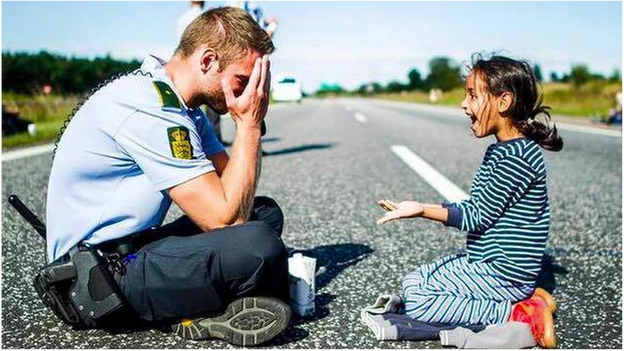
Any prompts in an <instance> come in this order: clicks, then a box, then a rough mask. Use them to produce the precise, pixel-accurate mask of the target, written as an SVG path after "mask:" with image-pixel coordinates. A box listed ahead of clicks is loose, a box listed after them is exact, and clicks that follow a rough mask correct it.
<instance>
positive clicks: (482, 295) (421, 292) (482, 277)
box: [403, 255, 534, 325]
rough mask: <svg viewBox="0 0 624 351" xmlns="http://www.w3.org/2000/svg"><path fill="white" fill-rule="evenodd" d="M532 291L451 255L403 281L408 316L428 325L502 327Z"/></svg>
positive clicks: (482, 265) (488, 267)
mask: <svg viewBox="0 0 624 351" xmlns="http://www.w3.org/2000/svg"><path fill="white" fill-rule="evenodd" d="M533 288H534V286H533V285H532V284H522V283H517V282H512V281H509V280H507V279H506V278H504V277H502V276H501V275H500V274H498V273H497V272H496V271H494V270H493V269H492V266H491V265H489V264H488V263H482V262H474V263H470V262H468V259H467V257H466V256H465V255H452V256H448V257H444V258H442V259H440V260H438V261H436V262H434V263H430V264H426V265H422V266H420V267H419V268H418V269H416V270H415V271H413V272H411V273H409V274H408V275H407V276H406V277H405V278H404V279H403V300H404V301H405V314H407V315H408V316H410V317H412V318H414V319H416V320H419V321H423V322H428V323H446V324H485V325H488V324H498V323H503V322H506V321H507V319H508V318H509V314H510V313H511V305H512V303H514V302H517V301H520V300H524V299H526V298H527V297H529V296H530V295H531V293H532V292H533Z"/></svg>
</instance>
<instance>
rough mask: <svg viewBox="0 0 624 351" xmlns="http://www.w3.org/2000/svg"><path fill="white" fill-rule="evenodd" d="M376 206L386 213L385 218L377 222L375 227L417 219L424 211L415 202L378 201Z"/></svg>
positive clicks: (422, 207)
mask: <svg viewBox="0 0 624 351" xmlns="http://www.w3.org/2000/svg"><path fill="white" fill-rule="evenodd" d="M377 204H378V205H379V206H380V207H381V208H383V209H384V210H386V211H388V212H386V214H385V216H383V217H382V218H380V219H379V220H377V225H380V224H384V223H386V222H389V221H393V220H395V219H403V218H414V217H419V216H420V215H421V214H422V213H423V212H424V211H425V208H424V206H423V205H422V204H421V203H419V202H415V201H403V202H400V203H396V202H392V201H390V200H379V201H377Z"/></svg>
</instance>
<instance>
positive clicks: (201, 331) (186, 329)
mask: <svg viewBox="0 0 624 351" xmlns="http://www.w3.org/2000/svg"><path fill="white" fill-rule="evenodd" d="M291 315H292V313H291V311H290V307H289V306H288V305H287V304H285V303H284V302H282V301H280V300H277V299H274V298H270V297H245V298H241V299H238V300H235V301H234V302H232V303H231V304H229V305H228V307H227V308H226V309H225V312H223V314H221V315H218V316H213V317H207V318H197V319H187V320H183V321H182V322H180V323H178V324H176V325H174V327H173V329H174V330H175V333H176V334H177V335H178V336H180V337H182V338H185V339H190V340H202V339H208V338H214V339H221V340H225V341H227V342H229V343H230V344H234V345H240V346H254V345H259V344H262V343H264V342H267V341H269V340H271V339H273V338H274V337H275V336H277V335H278V334H280V333H281V332H282V331H284V330H285V329H286V328H287V327H288V323H289V322H290V317H291Z"/></svg>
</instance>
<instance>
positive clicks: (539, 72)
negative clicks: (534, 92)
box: [533, 65, 543, 82]
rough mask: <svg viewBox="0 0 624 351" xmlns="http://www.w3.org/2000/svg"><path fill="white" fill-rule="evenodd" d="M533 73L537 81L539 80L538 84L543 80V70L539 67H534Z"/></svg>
mask: <svg viewBox="0 0 624 351" xmlns="http://www.w3.org/2000/svg"><path fill="white" fill-rule="evenodd" d="M533 73H534V74H535V79H537V81H538V82H541V81H542V80H543V77H542V69H541V68H540V66H539V65H535V66H533Z"/></svg>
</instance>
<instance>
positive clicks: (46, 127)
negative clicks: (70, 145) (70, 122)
mask: <svg viewBox="0 0 624 351" xmlns="http://www.w3.org/2000/svg"><path fill="white" fill-rule="evenodd" d="M35 124H36V125H37V133H36V134H35V135H30V134H29V133H28V132H25V133H19V134H13V135H10V136H8V137H3V138H2V148H3V149H5V148H15V147H19V146H26V145H33V144H43V143H48V142H52V141H54V140H56V136H57V135H58V132H59V130H60V129H61V126H63V120H50V121H45V122H38V123H35Z"/></svg>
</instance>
